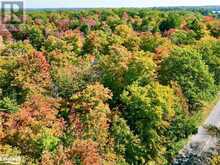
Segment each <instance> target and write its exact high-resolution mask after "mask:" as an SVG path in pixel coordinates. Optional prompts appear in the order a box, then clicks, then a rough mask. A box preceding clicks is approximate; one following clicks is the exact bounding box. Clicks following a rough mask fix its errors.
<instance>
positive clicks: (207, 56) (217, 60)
mask: <svg viewBox="0 0 220 165" xmlns="http://www.w3.org/2000/svg"><path fill="white" fill-rule="evenodd" d="M196 49H197V50H198V52H199V53H200V54H201V56H202V59H203V60H204V61H205V63H206V64H207V65H208V67H209V71H210V72H211V73H213V74H214V78H215V82H216V84H217V85H220V76H219V75H220V54H219V51H220V41H219V40H216V39H212V38H208V39H204V40H201V41H200V42H198V43H197V45H196Z"/></svg>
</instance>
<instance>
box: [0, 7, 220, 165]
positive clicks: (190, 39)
mask: <svg viewBox="0 0 220 165" xmlns="http://www.w3.org/2000/svg"><path fill="white" fill-rule="evenodd" d="M203 14H204V13H203V12H200V11H187V10H179V11H178V10H173V11H170V10H168V11H165V10H164V11H160V10H150V9H97V10H76V11H31V12H30V11H28V12H27V16H26V17H25V23H24V24H20V25H18V26H17V27H16V29H14V30H13V31H10V30H7V28H6V27H5V25H1V26H0V28H1V33H0V35H1V44H0V154H9V155H13V156H21V157H22V164H28V165H34V164H42V165H166V164H171V162H172V160H173V158H174V157H175V155H176V154H177V153H178V151H179V150H180V149H181V148H182V147H183V145H184V141H185V140H186V139H187V137H188V136H189V135H191V134H193V133H195V132H196V131H197V126H198V125H197V124H198V114H200V112H201V111H202V107H203V106H204V105H205V104H206V103H207V102H210V101H212V100H213V99H214V98H215V96H216V94H217V91H218V89H219V85H220V20H219V19H218V18H217V16H216V15H214V14H210V15H203Z"/></svg>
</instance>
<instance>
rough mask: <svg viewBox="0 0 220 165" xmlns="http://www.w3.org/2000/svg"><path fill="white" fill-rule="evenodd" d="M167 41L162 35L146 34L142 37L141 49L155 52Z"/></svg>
mask: <svg viewBox="0 0 220 165" xmlns="http://www.w3.org/2000/svg"><path fill="white" fill-rule="evenodd" d="M164 41H165V40H164V39H163V38H161V36H160V35H158V34H156V35H152V34H150V33H145V34H143V35H142V36H141V45H140V47H141V49H142V50H144V51H150V52H154V51H155V50H156V48H158V47H159V46H161V45H162V43H163V42H164Z"/></svg>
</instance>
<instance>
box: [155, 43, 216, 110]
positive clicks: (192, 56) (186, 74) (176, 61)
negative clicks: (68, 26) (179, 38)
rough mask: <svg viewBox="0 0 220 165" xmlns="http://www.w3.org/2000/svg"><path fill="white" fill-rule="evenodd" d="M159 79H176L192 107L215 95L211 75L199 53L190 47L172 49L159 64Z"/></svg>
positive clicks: (166, 82)
mask: <svg viewBox="0 0 220 165" xmlns="http://www.w3.org/2000/svg"><path fill="white" fill-rule="evenodd" d="M159 79H160V81H161V82H162V83H163V84H169V83H170V82H171V81H176V82H177V83H178V84H179V85H180V86H181V88H182V89H183V93H184V95H185V96H186V97H187V99H188V101H189V104H190V105H191V106H192V108H193V109H195V108H196V107H198V106H201V104H202V103H203V102H204V101H208V100H210V99H211V98H213V96H214V95H215V90H216V86H215V83H214V78H213V75H212V74H211V73H210V72H209V69H208V66H207V65H206V64H205V62H204V61H203V60H202V57H201V56H200V55H199V53H198V52H197V51H195V50H193V49H190V47H187V48H176V49H174V50H173V51H172V53H171V55H170V56H169V57H168V58H166V59H165V60H164V61H163V63H162V64H161V68H160V74H159Z"/></svg>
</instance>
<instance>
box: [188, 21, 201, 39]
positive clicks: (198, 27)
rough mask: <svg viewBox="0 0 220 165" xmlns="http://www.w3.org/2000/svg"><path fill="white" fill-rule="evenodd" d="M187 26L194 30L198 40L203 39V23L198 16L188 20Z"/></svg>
mask: <svg viewBox="0 0 220 165" xmlns="http://www.w3.org/2000/svg"><path fill="white" fill-rule="evenodd" d="M187 27H188V28H189V29H191V30H193V31H194V33H195V34H196V39H197V40H199V39H201V38H202V37H203V36H204V35H205V31H204V26H203V24H202V23H201V22H200V21H199V20H198V19H196V18H195V19H190V20H188V21H187Z"/></svg>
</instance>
